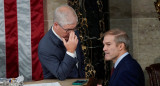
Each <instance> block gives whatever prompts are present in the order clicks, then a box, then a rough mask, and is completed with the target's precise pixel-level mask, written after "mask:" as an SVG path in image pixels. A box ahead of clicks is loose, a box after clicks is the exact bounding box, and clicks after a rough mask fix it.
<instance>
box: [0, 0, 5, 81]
mask: <svg viewBox="0 0 160 86" xmlns="http://www.w3.org/2000/svg"><path fill="white" fill-rule="evenodd" d="M0 12H1V13H0V77H3V78H4V77H6V44H5V22H4V0H0Z"/></svg>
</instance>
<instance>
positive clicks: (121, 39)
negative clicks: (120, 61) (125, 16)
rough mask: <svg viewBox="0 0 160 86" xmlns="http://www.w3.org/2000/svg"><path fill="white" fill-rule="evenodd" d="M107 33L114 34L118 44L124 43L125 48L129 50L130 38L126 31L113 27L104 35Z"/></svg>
mask: <svg viewBox="0 0 160 86" xmlns="http://www.w3.org/2000/svg"><path fill="white" fill-rule="evenodd" d="M106 35H114V36H115V39H114V41H115V42H116V44H117V45H118V44H119V43H124V44H125V49H126V50H127V51H129V44H130V40H129V37H128V35H127V33H126V32H124V31H123V30H120V29H111V30H109V31H107V32H106V33H105V34H104V37H105V36H106Z"/></svg>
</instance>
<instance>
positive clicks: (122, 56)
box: [114, 52, 129, 68]
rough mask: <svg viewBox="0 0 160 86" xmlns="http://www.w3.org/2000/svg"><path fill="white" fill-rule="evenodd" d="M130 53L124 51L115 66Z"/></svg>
mask: <svg viewBox="0 0 160 86" xmlns="http://www.w3.org/2000/svg"><path fill="white" fill-rule="evenodd" d="M128 54H129V53H128V52H126V53H124V54H123V55H121V56H120V57H119V58H118V59H117V61H116V63H115V64H114V68H116V67H117V65H118V63H119V62H120V61H121V60H122V59H123V58H124V57H125V56H126V55H128Z"/></svg>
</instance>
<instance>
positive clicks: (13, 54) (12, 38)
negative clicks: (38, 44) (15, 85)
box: [4, 0, 18, 78]
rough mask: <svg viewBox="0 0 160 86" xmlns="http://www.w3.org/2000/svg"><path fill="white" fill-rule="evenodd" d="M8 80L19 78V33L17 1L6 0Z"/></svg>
mask: <svg viewBox="0 0 160 86" xmlns="http://www.w3.org/2000/svg"><path fill="white" fill-rule="evenodd" d="M4 9H5V10H4V12H5V34H6V72H7V78H10V77H12V78H13V77H17V76H18V32H17V6H16V0H4Z"/></svg>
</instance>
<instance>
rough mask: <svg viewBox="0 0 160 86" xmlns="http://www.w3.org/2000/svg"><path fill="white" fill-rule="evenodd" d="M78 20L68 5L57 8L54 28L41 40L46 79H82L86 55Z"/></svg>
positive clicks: (40, 48) (40, 56)
mask: <svg viewBox="0 0 160 86" xmlns="http://www.w3.org/2000/svg"><path fill="white" fill-rule="evenodd" d="M77 23H78V18H77V15H76V13H75V11H74V10H73V8H71V7H70V6H68V5H62V6H60V7H58V8H56V10H55V12H54V20H53V26H52V27H51V29H50V30H49V31H48V32H47V33H46V34H45V36H44V37H43V38H42V39H41V41H40V42H39V46H38V55H39V59H40V62H41V64H42V68H43V75H44V78H47V79H48V78H58V79H59V80H65V79H66V78H82V77H84V76H85V73H84V55H83V52H82V48H81V43H80V39H79V36H78V31H77V30H76V26H77Z"/></svg>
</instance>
